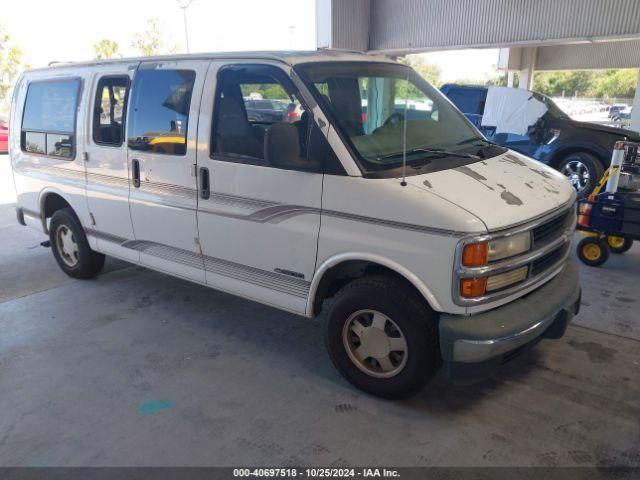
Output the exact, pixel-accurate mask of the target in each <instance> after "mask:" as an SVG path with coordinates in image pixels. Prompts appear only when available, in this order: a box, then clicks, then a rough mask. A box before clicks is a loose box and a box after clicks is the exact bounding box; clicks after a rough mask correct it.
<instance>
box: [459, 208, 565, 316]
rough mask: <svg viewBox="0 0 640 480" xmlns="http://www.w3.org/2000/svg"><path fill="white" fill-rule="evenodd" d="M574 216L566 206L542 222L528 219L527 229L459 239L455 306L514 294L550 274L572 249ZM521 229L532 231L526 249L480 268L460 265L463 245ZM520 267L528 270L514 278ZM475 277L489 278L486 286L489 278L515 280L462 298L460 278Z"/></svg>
mask: <svg viewBox="0 0 640 480" xmlns="http://www.w3.org/2000/svg"><path fill="white" fill-rule="evenodd" d="M575 217H576V211H575V209H574V208H569V209H567V210H565V211H564V212H561V213H559V214H556V215H555V216H554V217H552V218H551V219H549V220H546V221H544V223H540V224H534V223H533V222H531V224H530V225H529V227H528V228H527V226H526V225H525V226H524V227H517V228H516V227H514V228H513V229H511V230H508V231H503V232H498V233H495V234H489V235H488V236H487V237H475V238H467V239H465V240H463V241H462V242H460V243H459V244H458V250H457V254H456V255H457V259H456V265H457V271H456V275H455V276H454V282H455V283H454V289H455V290H454V292H455V293H456V294H457V296H454V299H455V301H456V303H457V304H458V305H480V304H482V303H486V302H490V301H492V300H496V299H499V298H502V297H504V296H506V295H511V294H514V293H517V292H518V291H519V290H523V289H525V288H527V287H529V286H531V285H534V284H536V283H538V284H539V283H541V282H542V281H543V280H545V278H548V276H549V275H550V274H551V273H552V269H554V268H555V267H557V266H558V265H559V264H560V263H561V262H562V261H563V260H564V259H565V258H566V257H567V255H568V254H569V250H570V248H571V242H570V240H571V239H570V232H571V228H572V227H573V226H574V225H575V221H576V218H575ZM523 231H524V232H530V234H531V240H532V245H531V249H530V250H529V251H528V252H524V253H522V254H519V255H515V256H513V257H509V258H507V259H504V260H500V261H496V262H492V263H489V264H488V265H486V266H482V267H465V266H464V265H461V255H462V251H463V248H464V246H465V244H469V243H471V242H473V241H482V240H486V239H487V238H489V239H490V240H491V239H497V238H503V237H507V236H508V235H510V234H513V233H520V232H523ZM523 269H526V270H527V275H526V278H524V277H520V278H522V280H520V281H516V280H517V278H516V277H517V273H518V272H520V273H521V272H522V270H523ZM478 277H488V279H489V280H487V287H489V284H490V280H491V279H494V283H496V281H497V280H500V281H502V280H504V279H507V280H508V279H509V278H511V279H513V280H514V283H509V282H508V281H506V280H505V281H504V282H503V285H504V286H502V285H494V289H493V290H491V289H489V288H487V289H486V293H485V294H484V295H483V296H479V297H475V298H469V299H467V298H464V297H462V295H461V292H460V290H459V289H460V279H465V278H478Z"/></svg>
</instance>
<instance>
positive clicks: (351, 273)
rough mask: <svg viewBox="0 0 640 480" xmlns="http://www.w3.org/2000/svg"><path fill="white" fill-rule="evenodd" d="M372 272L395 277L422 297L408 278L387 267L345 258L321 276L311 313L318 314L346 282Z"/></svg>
mask: <svg viewBox="0 0 640 480" xmlns="http://www.w3.org/2000/svg"><path fill="white" fill-rule="evenodd" d="M373 274H377V275H386V276H389V277H393V278H396V279H398V280H399V281H401V282H402V283H404V284H405V285H407V287H408V288H411V289H412V290H413V291H414V292H415V293H416V294H417V295H418V296H419V298H424V297H423V296H422V294H421V293H420V291H419V290H418V289H417V288H416V287H415V286H414V285H413V284H412V283H411V282H410V281H409V280H407V279H406V278H405V277H404V276H402V275H401V274H399V273H398V272H396V271H395V270H392V269H390V268H389V267H385V266H384V265H380V264H379V263H375V262H371V261H368V260H347V261H344V262H342V263H339V264H338V265H335V266H333V267H331V268H329V269H328V270H327V271H326V272H325V273H324V275H323V276H322V279H321V280H320V283H319V284H318V288H316V293H315V296H314V301H313V314H314V315H318V314H319V313H320V312H321V311H322V305H323V304H324V302H325V300H328V299H329V298H332V297H333V296H334V295H335V294H336V293H337V292H338V290H340V289H341V288H342V287H344V286H345V285H346V284H347V283H349V282H351V281H352V280H355V279H357V278H361V277H364V276H365V275H373Z"/></svg>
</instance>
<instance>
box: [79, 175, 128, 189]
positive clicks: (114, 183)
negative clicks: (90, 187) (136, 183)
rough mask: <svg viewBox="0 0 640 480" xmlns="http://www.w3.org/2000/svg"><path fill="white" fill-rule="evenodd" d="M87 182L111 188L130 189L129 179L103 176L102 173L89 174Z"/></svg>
mask: <svg viewBox="0 0 640 480" xmlns="http://www.w3.org/2000/svg"><path fill="white" fill-rule="evenodd" d="M87 181H89V182H92V183H97V184H100V185H107V186H110V187H120V188H128V187H129V179H128V178H124V177H115V176H112V175H103V174H102V173H93V172H87Z"/></svg>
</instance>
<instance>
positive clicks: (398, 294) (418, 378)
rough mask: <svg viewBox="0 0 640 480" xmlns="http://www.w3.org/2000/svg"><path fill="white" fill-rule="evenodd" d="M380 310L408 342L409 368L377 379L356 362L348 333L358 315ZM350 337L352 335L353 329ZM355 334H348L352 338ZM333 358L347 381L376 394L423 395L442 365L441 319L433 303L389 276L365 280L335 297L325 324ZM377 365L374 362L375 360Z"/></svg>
mask: <svg viewBox="0 0 640 480" xmlns="http://www.w3.org/2000/svg"><path fill="white" fill-rule="evenodd" d="M368 309H370V310H374V311H377V312H380V313H382V314H383V315H384V316H386V317H387V318H388V319H390V320H391V322H388V321H387V322H386V323H385V325H386V326H387V327H389V328H393V326H392V323H395V324H396V326H397V327H398V330H400V332H401V334H400V335H403V337H404V340H405V341H406V353H404V355H406V359H405V360H404V366H402V363H401V364H400V365H398V368H400V370H399V371H398V372H397V373H395V374H394V375H393V376H391V377H390V378H376V377H375V376H372V375H370V374H368V373H365V372H364V371H363V370H361V368H360V367H358V366H357V364H356V363H355V362H354V361H352V360H351V358H350V356H349V355H350V354H349V353H348V351H347V346H346V344H345V342H344V341H343V329H345V325H346V323H347V321H348V320H349V318H350V317H351V316H352V315H354V313H355V312H359V311H362V310H368ZM347 332H348V330H347ZM348 334H349V333H347V335H348ZM325 343H326V347H327V350H328V352H329V356H330V357H331V360H332V362H333V364H334V365H335V367H336V368H337V369H338V371H339V372H340V373H341V374H342V376H343V377H344V378H345V379H346V380H347V381H349V382H351V383H352V384H353V385H355V386H356V387H358V388H359V389H361V390H364V391H365V392H368V393H370V394H373V395H376V396H379V397H384V398H391V399H399V398H407V397H410V396H412V395H415V394H416V393H418V392H419V391H420V390H422V388H423V387H424V386H425V385H426V384H427V382H429V380H430V379H431V378H432V377H433V376H434V375H435V374H436V372H437V371H438V369H439V368H440V365H441V356H440V344H439V338H438V325H437V321H436V314H435V313H434V312H433V311H432V310H431V309H430V308H429V306H428V305H427V303H426V302H425V301H424V299H422V298H421V297H420V296H419V295H418V294H416V293H415V292H414V291H413V290H412V289H411V288H410V287H408V286H407V285H406V284H404V283H403V282H402V281H400V280H399V279H395V278H392V277H389V276H384V275H372V276H367V277H363V278H360V279H357V280H354V281H352V282H350V283H349V284H347V285H345V286H344V287H343V288H342V289H341V290H340V291H339V292H338V293H337V294H336V296H335V299H334V302H333V304H332V306H331V309H330V311H329V315H328V319H327V322H326V323H325ZM369 360H371V361H372V362H375V360H373V358H370V359H369Z"/></svg>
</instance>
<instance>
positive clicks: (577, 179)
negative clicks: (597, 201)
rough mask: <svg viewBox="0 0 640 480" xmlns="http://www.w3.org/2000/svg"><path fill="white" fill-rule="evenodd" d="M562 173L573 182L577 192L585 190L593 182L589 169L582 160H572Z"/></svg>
mask: <svg viewBox="0 0 640 480" xmlns="http://www.w3.org/2000/svg"><path fill="white" fill-rule="evenodd" d="M562 173H563V174H564V176H565V177H567V179H568V180H569V181H570V182H571V185H573V188H575V189H576V191H577V192H579V191H581V190H584V189H585V188H586V187H587V185H588V184H589V180H591V175H590V174H589V169H588V168H587V166H586V165H585V164H584V163H583V162H581V161H580V160H570V161H569V162H567V164H566V165H565V166H564V167H562Z"/></svg>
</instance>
